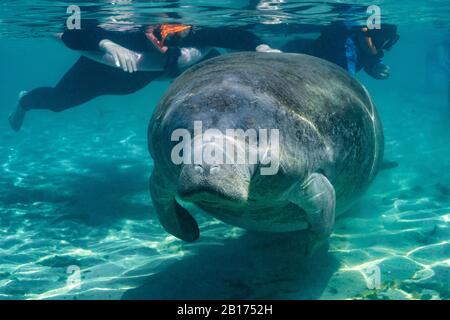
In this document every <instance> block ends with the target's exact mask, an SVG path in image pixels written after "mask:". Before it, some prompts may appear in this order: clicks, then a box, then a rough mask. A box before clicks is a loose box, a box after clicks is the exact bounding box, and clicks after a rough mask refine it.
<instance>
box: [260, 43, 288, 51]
mask: <svg viewBox="0 0 450 320" xmlns="http://www.w3.org/2000/svg"><path fill="white" fill-rule="evenodd" d="M256 51H257V52H264V53H282V51H281V50H278V49H273V48H271V47H269V46H268V45H267V44H261V45H259V46H257V47H256Z"/></svg>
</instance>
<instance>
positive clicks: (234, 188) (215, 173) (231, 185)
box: [178, 140, 255, 206]
mask: <svg viewBox="0 0 450 320" xmlns="http://www.w3.org/2000/svg"><path fill="white" fill-rule="evenodd" d="M221 141H222V140H221ZM235 146H236V145H235ZM192 151H193V160H194V161H192V163H189V164H183V165H182V168H181V172H180V176H179V180H178V195H179V196H180V198H181V199H182V200H185V201H189V202H194V203H199V204H203V205H207V206H215V205H216V206H221V205H224V204H225V203H228V205H232V206H239V205H240V204H242V203H244V202H246V201H247V199H248V195H249V188H250V180H251V178H252V175H253V172H254V168H255V166H254V165H252V164H248V163H236V162H230V161H227V159H229V152H230V151H228V154H227V153H226V152H227V151H226V150H225V149H224V144H222V143H217V142H216V141H208V142H202V143H195V142H194V143H193V147H192ZM219 154H220V157H216V156H217V155H219ZM199 155H200V158H201V161H195V157H197V158H198V157H199ZM222 159H223V161H222Z"/></svg>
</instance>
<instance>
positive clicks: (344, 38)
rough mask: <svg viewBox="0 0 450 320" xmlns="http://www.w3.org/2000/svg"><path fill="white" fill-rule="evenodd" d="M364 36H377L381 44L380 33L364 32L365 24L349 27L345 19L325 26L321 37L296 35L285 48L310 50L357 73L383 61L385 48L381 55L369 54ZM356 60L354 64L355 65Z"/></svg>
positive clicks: (307, 51)
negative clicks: (366, 50) (365, 46)
mask: <svg viewBox="0 0 450 320" xmlns="http://www.w3.org/2000/svg"><path fill="white" fill-rule="evenodd" d="M364 36H370V37H374V39H373V40H374V42H375V45H376V47H377V48H380V47H381V44H380V46H377V42H379V37H378V35H377V33H374V32H372V31H368V33H367V34H366V33H364V32H363V31H361V27H348V26H347V25H346V24H345V23H342V22H338V23H332V24H330V25H329V26H327V27H325V28H323V30H322V32H321V34H320V36H319V38H317V39H301V38H298V39H295V40H293V41H290V42H288V43H287V44H286V45H285V46H283V47H282V49H281V50H282V51H283V52H295V53H305V54H310V55H313V56H316V57H319V58H322V59H325V60H328V61H330V62H333V63H335V64H337V65H339V66H341V67H342V68H344V69H346V70H347V71H349V72H350V73H351V74H355V73H356V72H358V71H360V70H361V69H363V68H366V67H371V66H373V65H374V64H376V63H378V62H380V61H381V59H382V58H383V55H384V54H383V51H382V50H379V53H378V54H377V55H369V54H368V53H367V52H365V51H364V50H363V49H362V48H361V45H360V38H361V37H364ZM352 64H354V65H353V66H352Z"/></svg>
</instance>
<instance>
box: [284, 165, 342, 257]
mask: <svg viewBox="0 0 450 320" xmlns="http://www.w3.org/2000/svg"><path fill="white" fill-rule="evenodd" d="M291 201H292V202H293V203H295V204H297V205H298V206H299V207H301V208H302V209H303V210H305V212H306V215H307V220H308V223H309V231H310V237H311V243H312V245H314V246H315V247H317V246H318V245H320V244H322V242H323V241H324V240H326V239H327V238H328V236H329V235H330V234H331V232H332V231H333V227H334V219H335V210H336V194H335V192H334V188H333V186H332V185H331V183H330V181H328V179H327V178H326V177H325V176H324V175H322V174H320V173H313V174H311V175H310V176H309V177H308V178H307V179H306V180H305V182H303V183H302V184H301V185H300V186H299V187H298V188H297V189H296V190H295V192H293V194H292V195H291ZM308 251H312V250H308Z"/></svg>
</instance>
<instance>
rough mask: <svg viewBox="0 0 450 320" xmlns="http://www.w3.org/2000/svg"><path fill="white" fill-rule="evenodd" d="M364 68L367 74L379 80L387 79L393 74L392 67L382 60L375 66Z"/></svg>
mask: <svg viewBox="0 0 450 320" xmlns="http://www.w3.org/2000/svg"><path fill="white" fill-rule="evenodd" d="M364 70H365V71H366V72H367V74H369V75H370V76H372V77H374V78H375V79H378V80H385V79H387V78H389V76H390V75H391V68H390V67H389V66H388V65H385V64H384V63H382V62H379V63H376V64H374V65H373V66H367V67H365V68H364Z"/></svg>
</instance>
